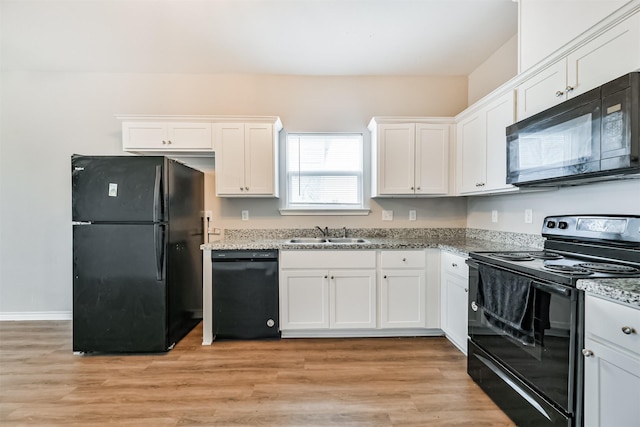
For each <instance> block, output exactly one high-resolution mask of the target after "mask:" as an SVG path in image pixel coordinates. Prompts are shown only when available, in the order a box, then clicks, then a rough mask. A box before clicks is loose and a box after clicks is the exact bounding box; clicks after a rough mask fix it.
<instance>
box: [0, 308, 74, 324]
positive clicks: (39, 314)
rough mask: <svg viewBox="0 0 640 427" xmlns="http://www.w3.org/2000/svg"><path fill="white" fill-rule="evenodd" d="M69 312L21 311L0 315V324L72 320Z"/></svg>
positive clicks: (71, 314)
mask: <svg viewBox="0 0 640 427" xmlns="http://www.w3.org/2000/svg"><path fill="white" fill-rule="evenodd" d="M72 319H73V313H72V312H71V311H23V312H16V313H7V312H5V313H0V322H6V321H26V320H72Z"/></svg>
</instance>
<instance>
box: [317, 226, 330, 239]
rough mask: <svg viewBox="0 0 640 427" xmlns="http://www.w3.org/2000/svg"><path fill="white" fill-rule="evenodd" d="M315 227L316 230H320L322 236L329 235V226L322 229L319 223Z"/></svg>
mask: <svg viewBox="0 0 640 427" xmlns="http://www.w3.org/2000/svg"><path fill="white" fill-rule="evenodd" d="M316 228H317V229H318V230H320V232H321V233H322V236H323V237H329V227H325V228H324V229H323V228H322V227H320V226H319V225H316Z"/></svg>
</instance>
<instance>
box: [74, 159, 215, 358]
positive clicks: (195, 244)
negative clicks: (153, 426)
mask: <svg viewBox="0 0 640 427" xmlns="http://www.w3.org/2000/svg"><path fill="white" fill-rule="evenodd" d="M71 176H72V216H73V351H74V352H78V353H88V352H106V353H153V352H164V351H168V350H170V349H171V348H173V346H174V345H175V344H176V343H177V342H178V341H179V340H180V339H181V338H183V337H184V336H185V335H186V334H187V333H188V332H189V331H190V330H191V329H193V327H194V326H195V325H197V324H198V322H199V321H200V320H201V319H202V254H201V251H200V245H201V244H202V243H203V238H204V224H203V220H202V215H203V209H204V175H203V173H202V172H200V171H197V170H195V169H192V168H190V167H188V166H185V165H184V164H182V163H179V162H177V161H175V160H171V159H168V158H166V157H162V156H80V155H74V156H72V157H71Z"/></svg>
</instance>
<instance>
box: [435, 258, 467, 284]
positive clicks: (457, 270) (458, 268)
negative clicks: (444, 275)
mask: <svg viewBox="0 0 640 427" xmlns="http://www.w3.org/2000/svg"><path fill="white" fill-rule="evenodd" d="M440 257H441V258H440V259H441V265H442V271H443V272H448V273H451V274H455V275H456V276H460V277H464V278H467V277H468V276H469V266H468V265H467V264H466V263H465V260H466V258H465V257H462V256H460V255H455V254H452V253H451V252H446V251H442V252H441V255H440Z"/></svg>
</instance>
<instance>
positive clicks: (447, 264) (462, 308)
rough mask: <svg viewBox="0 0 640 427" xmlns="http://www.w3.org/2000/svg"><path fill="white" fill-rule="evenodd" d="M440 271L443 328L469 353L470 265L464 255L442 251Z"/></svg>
mask: <svg viewBox="0 0 640 427" xmlns="http://www.w3.org/2000/svg"><path fill="white" fill-rule="evenodd" d="M440 273H441V279H440V286H441V295H442V298H441V316H442V321H441V325H442V330H443V331H444V333H445V335H446V336H447V338H448V339H449V341H451V342H452V343H453V344H454V345H455V346H456V347H458V348H459V349H460V350H461V351H462V352H463V353H465V354H467V335H468V334H467V330H468V327H467V323H468V322H467V320H468V312H467V307H468V295H469V267H468V266H467V264H466V263H465V258H464V257H462V256H459V255H456V254H452V253H449V252H446V251H442V253H441V265H440Z"/></svg>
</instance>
